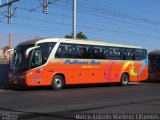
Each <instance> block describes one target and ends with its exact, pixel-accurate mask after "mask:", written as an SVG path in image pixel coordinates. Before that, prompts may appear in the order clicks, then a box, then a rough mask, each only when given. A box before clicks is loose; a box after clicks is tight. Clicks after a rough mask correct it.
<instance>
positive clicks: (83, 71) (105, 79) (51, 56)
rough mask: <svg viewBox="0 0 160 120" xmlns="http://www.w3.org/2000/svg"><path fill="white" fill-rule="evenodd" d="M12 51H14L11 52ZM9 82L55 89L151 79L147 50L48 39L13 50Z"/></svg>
mask: <svg viewBox="0 0 160 120" xmlns="http://www.w3.org/2000/svg"><path fill="white" fill-rule="evenodd" d="M10 51H11V50H10ZM13 51H14V53H13V55H12V61H11V64H10V72H9V81H10V83H11V84H12V85H15V86H52V87H53V89H61V88H63V87H64V86H65V85H71V84H90V83H110V82H119V83H120V84H121V85H122V86H125V85H127V84H128V82H129V81H141V80H146V79H147V78H148V57H147V50H146V49H144V48H142V47H136V46H128V45H121V44H113V43H107V42H102V41H91V40H80V39H65V38H45V39H34V40H29V41H26V42H22V43H20V44H19V45H18V46H17V47H15V48H14V49H13Z"/></svg>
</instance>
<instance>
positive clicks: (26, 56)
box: [24, 46, 40, 58]
mask: <svg viewBox="0 0 160 120" xmlns="http://www.w3.org/2000/svg"><path fill="white" fill-rule="evenodd" d="M39 47H40V46H34V47H30V48H28V49H27V50H26V52H25V55H24V56H25V58H28V55H29V53H30V52H31V51H32V50H34V49H36V48H39Z"/></svg>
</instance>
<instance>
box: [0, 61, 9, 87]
mask: <svg viewBox="0 0 160 120" xmlns="http://www.w3.org/2000/svg"><path fill="white" fill-rule="evenodd" d="M8 73H9V64H0V88H1V89H7V88H9V79H8Z"/></svg>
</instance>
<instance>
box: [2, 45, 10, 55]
mask: <svg viewBox="0 0 160 120" xmlns="http://www.w3.org/2000/svg"><path fill="white" fill-rule="evenodd" d="M2 49H3V52H4V53H5V52H6V51H7V50H9V49H10V48H9V46H5V47H3V48H2Z"/></svg>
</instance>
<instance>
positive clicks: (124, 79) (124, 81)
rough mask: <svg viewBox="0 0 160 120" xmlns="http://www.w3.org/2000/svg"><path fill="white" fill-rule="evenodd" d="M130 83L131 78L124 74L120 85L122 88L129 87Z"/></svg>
mask: <svg viewBox="0 0 160 120" xmlns="http://www.w3.org/2000/svg"><path fill="white" fill-rule="evenodd" d="M128 82H129V76H128V74H126V73H124V74H122V76H121V80H120V85H121V86H127V85H128Z"/></svg>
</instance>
